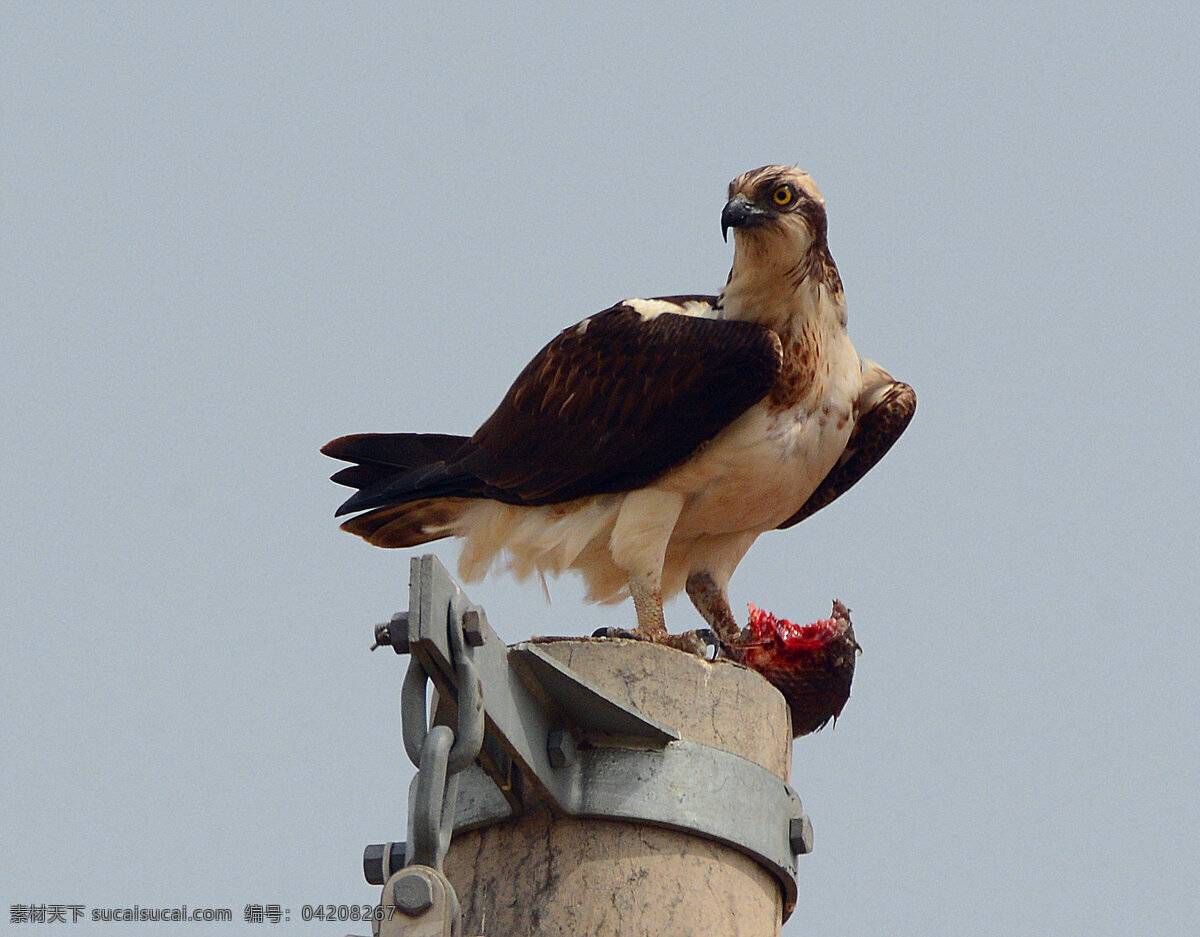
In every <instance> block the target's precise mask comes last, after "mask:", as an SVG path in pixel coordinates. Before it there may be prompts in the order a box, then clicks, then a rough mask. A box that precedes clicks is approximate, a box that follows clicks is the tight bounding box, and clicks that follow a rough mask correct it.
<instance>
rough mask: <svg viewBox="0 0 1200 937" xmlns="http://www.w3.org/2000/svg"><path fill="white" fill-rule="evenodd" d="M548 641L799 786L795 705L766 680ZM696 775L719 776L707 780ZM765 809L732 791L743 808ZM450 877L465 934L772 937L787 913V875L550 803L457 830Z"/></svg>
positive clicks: (673, 719) (595, 677)
mask: <svg viewBox="0 0 1200 937" xmlns="http://www.w3.org/2000/svg"><path fill="white" fill-rule="evenodd" d="M540 646H541V648H542V649H543V650H546V651H547V652H548V653H550V654H552V655H553V656H554V657H555V658H557V659H558V660H560V661H561V662H562V663H564V664H565V665H567V666H568V667H570V668H571V669H572V670H574V671H576V672H577V673H579V674H580V675H581V676H582V677H584V678H586V679H587V680H588V681H590V682H591V683H592V684H594V685H596V686H597V687H598V688H599V689H601V690H602V691H604V692H605V693H606V694H608V695H609V696H611V697H613V698H614V699H617V700H621V701H627V702H629V703H631V704H633V705H635V706H636V707H637V708H638V709H640V710H642V712H644V713H645V714H646V715H648V716H650V717H652V718H654V719H657V720H659V721H661V722H663V723H665V724H667V725H669V726H671V727H672V728H674V729H675V730H676V731H678V732H679V734H680V736H681V737H682V738H683V739H686V740H689V741H693V742H699V743H702V744H705V745H710V746H712V747H714V748H719V749H723V750H725V751H727V752H731V753H733V754H735V755H740V756H741V757H743V758H745V759H747V760H749V761H753V762H755V763H757V764H759V765H761V766H763V767H764V768H766V769H767V770H769V771H772V772H774V773H775V774H777V775H778V776H779V777H780V778H782V779H783V780H784V781H788V780H789V775H790V771H791V753H792V737H791V729H790V722H789V719H788V710H787V705H786V704H785V703H784V701H783V697H782V696H780V695H779V693H778V692H777V691H776V690H775V689H774V688H773V687H771V686H770V684H768V683H767V682H766V681H765V680H764V679H763V678H762V677H760V676H759V675H758V674H756V673H753V672H751V671H749V670H746V669H744V668H742V667H739V666H738V665H736V664H733V663H731V662H728V661H718V662H716V663H709V662H708V661H703V660H700V659H699V658H697V657H694V656H692V655H689V654H684V653H682V652H680V651H676V650H672V649H670V648H664V647H660V646H658V645H654V644H648V643H645V642H641V641H614V640H605V641H595V640H587V639H563V640H555V641H549V642H546V643H544V644H541V645H540ZM714 780H715V779H714ZM695 783H696V784H697V785H703V784H706V783H710V782H709V779H706V778H704V777H699V776H698V777H697V778H696V781H695ZM633 793H635V792H633V791H631V794H633ZM754 809H755V806H754V804H750V803H743V802H740V801H739V800H738V798H737V795H736V792H734V793H731V795H730V799H729V810H730V811H731V812H736V811H746V812H747V813H749V812H751V811H753V810H754ZM445 871H446V875H447V877H448V878H449V879H450V881H451V882H452V883H453V884H454V888H455V890H456V891H457V893H458V896H459V899H460V901H461V902H462V908H463V933H464V934H483V935H486V937H517V935H519V937H583V935H588V937H591V935H597V937H663V935H670V937H772V935H778V934H779V929H780V920H781V916H782V899H781V895H780V887H779V884H778V882H777V881H776V879H775V878H774V877H773V876H772V875H771V874H770V873H769V872H767V871H766V870H765V869H764V868H762V867H761V866H760V865H758V864H757V863H756V862H755V861H754V860H753V859H751V858H749V857H748V856H746V855H744V854H743V853H741V852H738V851H737V850H735V849H732V848H730V847H727V846H724V845H721V844H719V843H716V842H713V841H711V840H708V839H705V838H703V837H700V836H696V835H691V834H687V833H682V832H678V831H676V830H667V829H662V828H659V827H655V826H649V825H641V824H634V823H625V822H618V821H612V820H580V819H575V818H572V817H559V816H555V815H553V814H551V813H550V812H549V811H547V810H545V809H542V810H535V811H531V812H527V813H525V814H524V815H522V816H520V817H518V818H516V819H515V820H511V821H509V822H506V823H500V824H496V825H494V826H489V827H486V828H484V829H481V830H476V831H473V832H468V833H460V834H458V835H456V836H455V837H454V841H453V843H452V844H451V846H450V851H449V854H448V855H447V857H446V863H445Z"/></svg>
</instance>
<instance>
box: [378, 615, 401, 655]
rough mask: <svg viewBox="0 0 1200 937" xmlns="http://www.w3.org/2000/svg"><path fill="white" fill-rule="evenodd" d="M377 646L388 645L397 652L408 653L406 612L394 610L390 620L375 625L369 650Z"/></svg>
mask: <svg viewBox="0 0 1200 937" xmlns="http://www.w3.org/2000/svg"><path fill="white" fill-rule="evenodd" d="M377 647H390V648H391V649H392V650H393V651H395V652H396V653H397V654H407V653H408V612H396V614H395V615H393V616H392V620H391V621H387V622H384V623H383V624H381V625H376V626H375V643H374V644H372V645H371V650H372V651H373V650H375V648H377Z"/></svg>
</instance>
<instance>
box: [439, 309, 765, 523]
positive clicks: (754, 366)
mask: <svg viewBox="0 0 1200 937" xmlns="http://www.w3.org/2000/svg"><path fill="white" fill-rule="evenodd" d="M780 360H781V353H780V348H779V340H778V338H777V337H776V336H775V334H774V333H773V332H770V331H769V330H767V329H765V328H763V327H762V326H759V325H755V324H752V323H748V322H733V321H724V320H716V319H705V318H699V317H695V316H687V315H678V314H675V313H663V314H660V315H658V316H655V317H653V318H643V316H642V315H641V314H640V313H638V312H637V311H635V310H634V309H632V308H630V307H629V306H624V305H620V304H618V305H616V306H614V307H613V308H612V309H608V310H606V311H604V312H601V313H599V314H597V315H595V316H592V317H591V318H590V319H587V320H585V323H581V324H580V325H579V326H575V327H573V328H570V329H567V330H566V331H564V332H563V333H562V334H560V335H559V336H558V337H557V338H556V339H554V341H552V342H551V343H550V344H549V345H547V346H546V347H545V348H544V349H543V350H542V351H541V352H540V353H539V354H538V355H537V356H536V357H535V358H534V359H533V361H531V362H530V363H529V365H528V366H527V367H526V368H525V370H524V371H523V372H522V373H521V375H520V376H519V377H518V378H517V380H516V382H515V383H514V384H513V386H512V388H511V389H510V390H509V392H508V394H507V395H506V396H505V398H504V400H503V401H502V402H501V403H500V406H499V407H498V408H497V409H496V412H495V413H493V414H492V416H491V417H489V418H488V420H487V421H486V422H485V423H484V424H483V426H481V427H480V428H479V431H478V432H476V433H475V435H474V436H473V437H472V438H471V444H470V451H469V452H468V453H467V454H466V455H465V456H464V457H463V458H462V459H461V462H460V465H461V466H462V467H463V468H464V469H465V470H467V471H469V472H470V473H471V474H472V475H474V476H476V477H477V478H480V479H481V480H483V481H484V482H485V483H486V484H487V485H488V486H489V487H490V489H491V492H489V494H490V495H491V496H492V497H496V496H497V494H499V495H500V496H501V498H500V499H501V500H512V501H516V502H518V503H522V504H546V503H551V502H557V501H568V500H571V499H572V498H578V497H582V496H584V495H589V494H600V493H604V492H612V491H628V490H630V489H632V488H637V487H640V486H642V485H645V484H647V483H648V482H650V481H652V480H653V479H654V478H656V477H658V476H659V475H661V474H662V473H663V472H665V471H666V470H667V469H669V468H671V467H672V466H674V465H677V464H678V463H680V462H682V461H683V460H684V459H686V458H687V457H688V456H690V455H691V454H692V453H693V452H695V451H696V449H698V448H699V447H700V446H701V445H703V444H704V443H705V442H707V441H708V440H710V439H711V438H712V437H713V436H715V435H716V434H717V433H718V432H719V431H720V430H721V429H722V428H724V427H725V426H726V425H728V424H729V423H731V422H732V421H733V420H734V419H736V418H737V417H738V416H739V415H741V414H742V413H743V412H745V410H746V409H748V408H749V407H750V406H751V405H752V404H753V403H755V402H756V401H758V400H760V399H761V398H762V397H763V396H764V395H765V394H766V393H767V391H768V389H769V388H770V386H771V383H772V382H773V381H774V379H775V376H776V374H777V373H778V371H779V367H780Z"/></svg>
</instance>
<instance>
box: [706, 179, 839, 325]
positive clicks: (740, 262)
mask: <svg viewBox="0 0 1200 937" xmlns="http://www.w3.org/2000/svg"><path fill="white" fill-rule="evenodd" d="M730 228H733V230H734V239H733V246H734V250H733V267H732V268H731V270H730V271H729V280H728V282H727V283H726V284H725V289H724V290H722V291H721V300H720V304H721V308H722V309H723V310H724V313H725V315H726V316H728V317H730V318H736V319H753V320H755V321H757V322H760V323H762V324H763V325H766V326H768V327H770V328H780V327H782V326H783V324H784V322H786V321H787V320H788V319H789V318H790V317H792V316H794V315H796V314H797V312H798V311H800V310H802V308H803V306H804V305H805V303H809V304H811V303H813V302H817V301H820V302H822V303H824V304H825V306H826V307H828V309H827V311H828V312H829V313H830V314H831V315H833V316H834V317H835V318H836V319H838V320H839V321H841V322H842V324H843V325H844V324H845V303H844V299H843V298H842V281H841V279H840V278H839V277H838V273H837V265H836V264H835V263H834V262H833V258H832V257H831V256H830V255H829V242H828V241H827V239H826V236H825V235H826V221H825V199H824V198H822V197H821V190H820V189H818V188H817V184H816V183H815V182H813V181H812V177H811V176H809V174H808V173H806V172H804V171H803V170H802V169H797V168H796V167H795V166H763V167H761V168H760V169H752V170H750V172H746V173H742V175H740V176H738V177H737V178H736V179H734V180H733V182H731V183H729V201H727V202H726V203H725V210H724V211H722V212H721V233H722V234H723V235H725V236H726V238H728V235H729V229H730ZM805 297H807V299H806V298H805Z"/></svg>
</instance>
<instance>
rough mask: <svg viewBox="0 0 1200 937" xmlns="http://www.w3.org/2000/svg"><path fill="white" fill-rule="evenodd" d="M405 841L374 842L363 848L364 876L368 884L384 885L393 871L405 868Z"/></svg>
mask: <svg viewBox="0 0 1200 937" xmlns="http://www.w3.org/2000/svg"><path fill="white" fill-rule="evenodd" d="M404 849H405V843H403V842H399V843H372V844H371V845H370V846H367V847H366V848H365V849H364V850H363V877H364V878H365V879H366V880H367V884H368V885H382V884H383V883H384V882H386V881H387V880H388V879H389V878H391V877H392V872H394V871H398V870H399V869H402V868H404Z"/></svg>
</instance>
